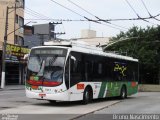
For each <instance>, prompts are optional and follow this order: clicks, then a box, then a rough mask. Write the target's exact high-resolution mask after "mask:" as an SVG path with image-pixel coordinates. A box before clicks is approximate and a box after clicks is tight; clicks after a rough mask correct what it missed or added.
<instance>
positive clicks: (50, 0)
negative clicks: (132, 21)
mask: <svg viewBox="0 0 160 120" xmlns="http://www.w3.org/2000/svg"><path fill="white" fill-rule="evenodd" d="M50 1H52V2H54V3H56V4H57V5H59V6H61V7H63V8H65V9H67V10H69V11H71V12H73V13H75V14H77V15H79V16H81V17H83V18H85V19H86V20H88V21H91V22H95V23H98V24H102V23H101V22H99V21H97V20H92V19H89V18H88V17H86V16H83V15H81V14H79V13H77V12H75V11H73V10H72V9H70V8H67V7H65V6H64V5H61V4H60V3H58V2H56V1H54V0H50ZM102 25H104V24H102ZM114 28H115V27H114Z"/></svg>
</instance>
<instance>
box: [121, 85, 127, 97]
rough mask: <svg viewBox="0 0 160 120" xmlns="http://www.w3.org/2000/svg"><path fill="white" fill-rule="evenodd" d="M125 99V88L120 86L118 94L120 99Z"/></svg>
mask: <svg viewBox="0 0 160 120" xmlns="http://www.w3.org/2000/svg"><path fill="white" fill-rule="evenodd" d="M125 98H127V89H126V87H125V86H122V88H121V92H120V99H125Z"/></svg>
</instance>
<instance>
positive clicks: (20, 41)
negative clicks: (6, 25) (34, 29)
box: [18, 36, 24, 46]
mask: <svg viewBox="0 0 160 120" xmlns="http://www.w3.org/2000/svg"><path fill="white" fill-rule="evenodd" d="M18 45H20V46H23V45H24V39H23V37H21V36H19V39H18Z"/></svg>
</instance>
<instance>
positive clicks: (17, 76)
mask: <svg viewBox="0 0 160 120" xmlns="http://www.w3.org/2000/svg"><path fill="white" fill-rule="evenodd" d="M24 6H25V0H0V16H1V19H0V53H1V54H0V55H1V56H0V60H1V62H0V63H1V64H0V65H1V66H2V47H3V42H4V36H5V28H7V45H6V59H5V63H6V70H5V81H6V84H22V83H23V82H24V81H23V80H24V78H23V77H24V67H23V66H24V64H23V63H21V62H20V57H22V54H21V53H20V50H21V49H23V48H22V46H23V45H24V38H23V25H24ZM6 21H7V23H8V24H6ZM17 45H18V46H17ZM11 48H15V49H18V50H19V51H16V53H15V51H14V50H13V49H11ZM24 49H25V48H24ZM7 50H9V51H7ZM8 56H9V57H10V58H11V59H9V57H8ZM1 66H0V68H1ZM0 75H1V70H0ZM0 77H1V76H0ZM0 80H1V78H0Z"/></svg>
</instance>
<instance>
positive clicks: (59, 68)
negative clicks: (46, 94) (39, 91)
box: [27, 54, 65, 86]
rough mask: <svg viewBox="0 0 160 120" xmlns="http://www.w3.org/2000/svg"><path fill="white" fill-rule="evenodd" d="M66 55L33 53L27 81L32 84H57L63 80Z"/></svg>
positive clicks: (29, 63)
mask: <svg viewBox="0 0 160 120" xmlns="http://www.w3.org/2000/svg"><path fill="white" fill-rule="evenodd" d="M64 63H65V56H64V55H63V56H62V55H41V54H38V55H37V54H31V55H30V57H29V61H28V70H27V80H28V81H27V82H28V83H29V84H32V85H43V86H55V85H59V84H61V83H62V81H63V72H64Z"/></svg>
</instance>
